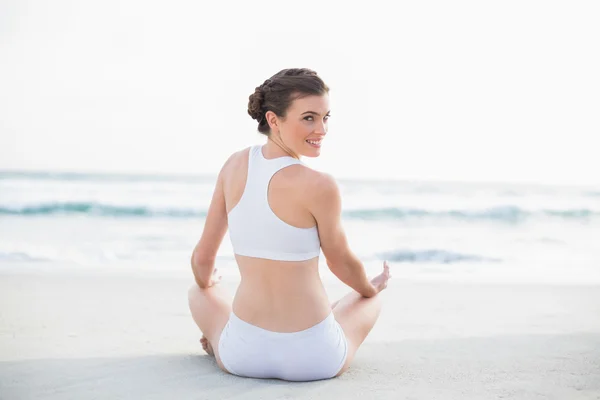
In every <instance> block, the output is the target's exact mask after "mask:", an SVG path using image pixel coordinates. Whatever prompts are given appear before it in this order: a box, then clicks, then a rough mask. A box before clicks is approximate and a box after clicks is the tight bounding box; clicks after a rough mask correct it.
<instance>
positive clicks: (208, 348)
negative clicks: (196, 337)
mask: <svg viewBox="0 0 600 400" xmlns="http://www.w3.org/2000/svg"><path fill="white" fill-rule="evenodd" d="M200 344H202V349H204V351H205V352H207V353H208V355H209V356H213V357H214V356H215V352H214V351H213V348H212V346H211V345H210V342H209V341H208V339H207V338H206V337H205V336H202V339H200Z"/></svg>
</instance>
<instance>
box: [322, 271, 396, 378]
mask: <svg viewBox="0 0 600 400" xmlns="http://www.w3.org/2000/svg"><path fill="white" fill-rule="evenodd" d="M390 278H391V275H390V270H389V265H388V263H387V261H385V262H384V263H383V272H382V273H381V274H379V275H377V276H376V277H375V278H373V279H371V283H372V284H373V286H374V287H375V288H376V289H377V291H378V293H380V292H381V291H382V290H384V289H385V288H386V287H387V282H388V280H389V279H390ZM331 307H332V309H333V315H334V316H335V319H336V321H337V322H338V323H339V324H340V326H341V327H342V330H343V331H344V335H346V340H347V342H348V351H347V357H346V362H345V363H344V366H343V367H342V369H341V370H340V372H339V373H338V374H337V376H340V375H341V374H343V373H344V372H346V370H347V369H348V367H349V366H350V363H352V360H353V359H354V355H355V354H356V351H357V350H358V348H359V347H360V345H361V344H362V342H364V340H365V338H366V337H367V335H368V334H369V332H371V329H373V326H374V325H375V322H376V321H377V318H379V313H380V312H381V295H380V294H377V295H375V296H373V297H369V298H367V297H363V296H361V295H360V294H358V293H357V292H355V291H352V292H351V293H348V294H347V295H346V296H344V297H343V298H341V299H340V300H338V301H336V302H334V303H333V304H332V305H331Z"/></svg>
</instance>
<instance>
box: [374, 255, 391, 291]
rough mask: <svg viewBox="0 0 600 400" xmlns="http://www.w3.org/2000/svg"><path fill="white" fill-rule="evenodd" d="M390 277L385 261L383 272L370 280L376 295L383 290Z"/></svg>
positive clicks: (388, 267)
mask: <svg viewBox="0 0 600 400" xmlns="http://www.w3.org/2000/svg"><path fill="white" fill-rule="evenodd" d="M391 277H392V276H391V275H390V266H389V265H388V263H387V261H384V262H383V272H382V273H381V274H379V275H377V276H376V277H375V278H373V279H371V284H372V285H373V287H374V288H375V290H376V291H377V293H379V292H381V291H382V290H383V289H385V288H386V287H387V283H388V280H389V279H390V278H391Z"/></svg>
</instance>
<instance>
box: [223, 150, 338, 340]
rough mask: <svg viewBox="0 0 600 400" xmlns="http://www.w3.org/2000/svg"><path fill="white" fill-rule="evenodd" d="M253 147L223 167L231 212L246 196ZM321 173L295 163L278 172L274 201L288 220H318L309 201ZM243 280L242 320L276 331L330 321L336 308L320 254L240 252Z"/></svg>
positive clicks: (238, 307)
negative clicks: (273, 256)
mask: <svg viewBox="0 0 600 400" xmlns="http://www.w3.org/2000/svg"><path fill="white" fill-rule="evenodd" d="M248 157H249V149H245V150H242V151H240V152H238V153H236V154H234V155H233V156H232V157H231V158H230V160H229V162H228V163H227V164H226V165H225V167H224V169H223V171H222V177H223V194H224V197H225V206H226V210H227V213H229V212H230V211H231V210H232V209H233V208H234V207H235V206H236V205H237V204H238V202H239V201H240V199H241V197H242V194H243V192H244V187H245V186H246V178H247V175H248ZM314 174H318V172H316V171H313V170H311V169H309V168H307V167H306V166H303V165H291V166H289V167H286V168H283V169H282V170H280V171H278V172H276V173H275V175H273V177H272V178H271V181H270V184H269V187H268V196H267V198H268V203H269V207H270V208H271V210H272V211H273V213H274V214H275V215H276V216H277V217H278V218H279V219H281V220H282V221H284V222H285V223H287V224H289V225H291V226H295V227H298V228H310V227H313V226H315V225H316V220H315V218H314V217H313V215H312V214H311V213H310V211H309V209H308V207H307V204H308V200H309V197H308V196H311V192H310V190H307V189H308V188H309V187H310V181H311V178H314ZM236 261H237V263H238V266H239V269H240V274H241V283H240V286H239V287H238V290H237V292H236V295H235V298H234V300H233V305H232V307H233V311H234V312H235V314H236V315H237V316H238V317H240V318H241V319H243V320H245V321H247V322H249V323H251V324H253V325H256V326H259V327H261V328H264V329H268V330H271V331H276V332H296V331H299V330H303V329H306V328H309V327H311V326H313V325H315V324H317V323H318V322H320V321H322V320H324V319H325V318H326V317H327V315H328V314H329V313H330V312H331V307H330V305H329V301H328V298H327V294H326V292H325V289H324V287H323V284H322V282H321V279H320V275H319V270H318V261H319V258H318V257H315V258H312V259H310V260H305V261H277V260H269V259H263V258H254V257H247V256H242V255H236Z"/></svg>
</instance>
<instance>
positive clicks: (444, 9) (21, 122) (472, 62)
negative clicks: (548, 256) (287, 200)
mask: <svg viewBox="0 0 600 400" xmlns="http://www.w3.org/2000/svg"><path fill="white" fill-rule="evenodd" d="M599 20H600V3H598V2H596V1H526V0H522V1H503V2H483V1H452V2H448V1H436V2H431V1H419V2H392V1H386V2H382V1H370V2H352V1H347V2H338V1H323V0H319V1H303V2H282V1H219V2H216V1H214V2H203V1H173V2H155V1H141V0H119V1H113V0H107V1H102V2H88V1H86V2H82V1H75V0H72V1H67V0H55V1H52V2H47V1H26V0H12V1H11V0H1V1H0V170H26V171H29V170H32V171H53V172H54V171H74V172H77V171H78V172H110V173H114V172H124V173H148V174H155V173H160V174H186V175H197V174H214V173H217V172H218V171H219V169H220V168H221V166H222V164H223V162H224V161H225V160H226V159H227V157H228V156H229V155H230V154H231V153H232V152H234V151H237V150H240V149H242V148H244V147H247V146H249V145H252V144H258V143H262V142H264V141H265V137H264V136H262V135H260V134H258V133H257V131H256V122H255V121H254V120H252V119H251V118H250V117H249V116H248V114H247V111H246V110H247V102H248V96H249V95H250V94H251V93H252V92H253V91H254V88H255V87H256V86H258V85H260V84H261V83H262V82H263V81H264V80H265V79H267V78H269V77H270V76H271V75H273V74H275V73H276V72H278V71H279V70H281V69H283V68H292V67H294V68H297V67H306V68H311V69H313V70H315V71H317V72H318V74H319V75H320V76H321V77H322V78H323V79H324V80H325V82H326V83H327V84H328V86H329V87H330V88H331V92H330V106H331V118H330V120H329V121H330V122H329V132H328V134H327V137H326V139H325V141H324V143H323V147H322V152H321V156H320V157H319V158H317V159H307V160H305V161H306V162H307V164H308V165H310V166H311V167H313V168H316V169H319V170H323V171H326V172H329V173H331V174H333V175H334V176H335V177H339V178H358V179H401V180H442V181H486V182H532V183H547V184H584V185H587V184H593V185H600V172H599V171H600V157H599V156H598V152H599V151H598V149H599V148H600V147H598V146H597V145H595V143H596V142H597V137H598V135H599V134H600V74H599V73H598V71H600V51H598V49H600V24H598V21H599Z"/></svg>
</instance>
